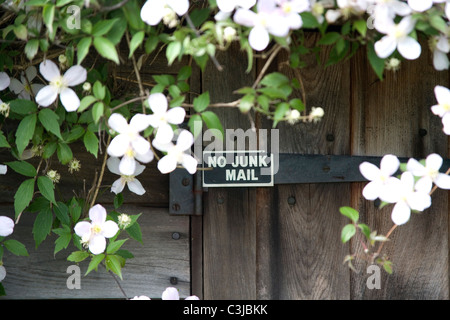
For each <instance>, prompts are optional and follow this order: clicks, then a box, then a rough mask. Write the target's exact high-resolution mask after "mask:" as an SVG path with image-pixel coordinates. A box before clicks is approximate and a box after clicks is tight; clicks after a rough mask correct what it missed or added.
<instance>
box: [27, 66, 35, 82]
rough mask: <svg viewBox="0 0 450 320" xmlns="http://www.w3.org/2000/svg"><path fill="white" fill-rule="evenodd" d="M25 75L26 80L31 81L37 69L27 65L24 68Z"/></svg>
mask: <svg viewBox="0 0 450 320" xmlns="http://www.w3.org/2000/svg"><path fill="white" fill-rule="evenodd" d="M25 76H26V77H27V79H28V81H30V82H31V81H33V79H34V78H36V76H37V69H36V67H35V66H29V67H28V68H26V69H25Z"/></svg>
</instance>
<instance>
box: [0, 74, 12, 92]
mask: <svg viewBox="0 0 450 320" xmlns="http://www.w3.org/2000/svg"><path fill="white" fill-rule="evenodd" d="M10 83H11V79H10V78H9V76H8V74H7V73H6V72H0V90H5V89H6V88H8V86H9V85H10Z"/></svg>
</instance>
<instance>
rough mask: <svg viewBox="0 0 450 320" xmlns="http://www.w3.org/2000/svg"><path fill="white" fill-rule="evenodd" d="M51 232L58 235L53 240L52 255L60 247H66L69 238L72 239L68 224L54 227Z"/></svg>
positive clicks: (59, 249) (60, 248)
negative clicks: (53, 248)
mask: <svg viewBox="0 0 450 320" xmlns="http://www.w3.org/2000/svg"><path fill="white" fill-rule="evenodd" d="M53 232H54V233H56V234H57V235H59V237H58V238H57V239H56V240H55V250H54V251H53V255H56V254H57V253H58V252H59V251H61V250H62V249H67V247H68V246H69V244H70V240H71V239H72V232H71V231H70V228H69V227H68V226H63V227H62V228H58V229H55V230H53Z"/></svg>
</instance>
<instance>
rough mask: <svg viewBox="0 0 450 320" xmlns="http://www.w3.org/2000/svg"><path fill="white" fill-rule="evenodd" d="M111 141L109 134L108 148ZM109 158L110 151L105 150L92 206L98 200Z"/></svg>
mask: <svg viewBox="0 0 450 320" xmlns="http://www.w3.org/2000/svg"><path fill="white" fill-rule="evenodd" d="M110 142H111V136H110V135H108V142H107V144H106V148H108V146H109V143H110ZM107 159H108V152H105V154H104V156H103V163H102V169H101V171H100V176H99V177H98V181H97V183H96V186H95V191H94V196H93V197H92V200H91V205H90V208H92V207H93V206H94V204H95V201H96V200H97V195H98V191H99V190H100V185H101V184H102V180H103V175H104V174H105V167H106V160H107Z"/></svg>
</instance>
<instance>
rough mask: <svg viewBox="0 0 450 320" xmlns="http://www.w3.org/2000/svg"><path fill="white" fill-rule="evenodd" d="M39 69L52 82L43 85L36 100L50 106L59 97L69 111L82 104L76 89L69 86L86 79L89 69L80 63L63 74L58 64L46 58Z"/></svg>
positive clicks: (41, 104) (42, 104)
mask: <svg viewBox="0 0 450 320" xmlns="http://www.w3.org/2000/svg"><path fill="white" fill-rule="evenodd" d="M39 71H40V72H41V74H42V76H43V77H44V78H45V80H47V81H49V82H50V84H49V85H47V86H45V87H43V88H42V89H41V90H39V92H38V93H37V95H36V102H37V103H38V104H39V105H40V106H42V107H48V106H49V105H51V104H52V103H53V102H55V100H56V99H57V98H58V95H59V98H60V99H61V103H62V105H63V106H64V108H65V109H66V110H67V112H72V111H76V110H77V109H78V107H79V106H80V99H79V98H78V96H77V94H76V93H75V91H73V90H72V89H70V88H69V87H73V86H76V85H79V84H81V83H83V82H85V81H86V77H87V71H86V69H85V68H83V67H82V66H79V65H75V66H72V67H70V68H69V69H68V70H67V71H66V73H64V75H63V76H62V75H61V73H60V71H59V69H58V66H57V65H56V64H55V63H54V62H53V61H51V60H44V61H43V62H41V64H40V65H39Z"/></svg>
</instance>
